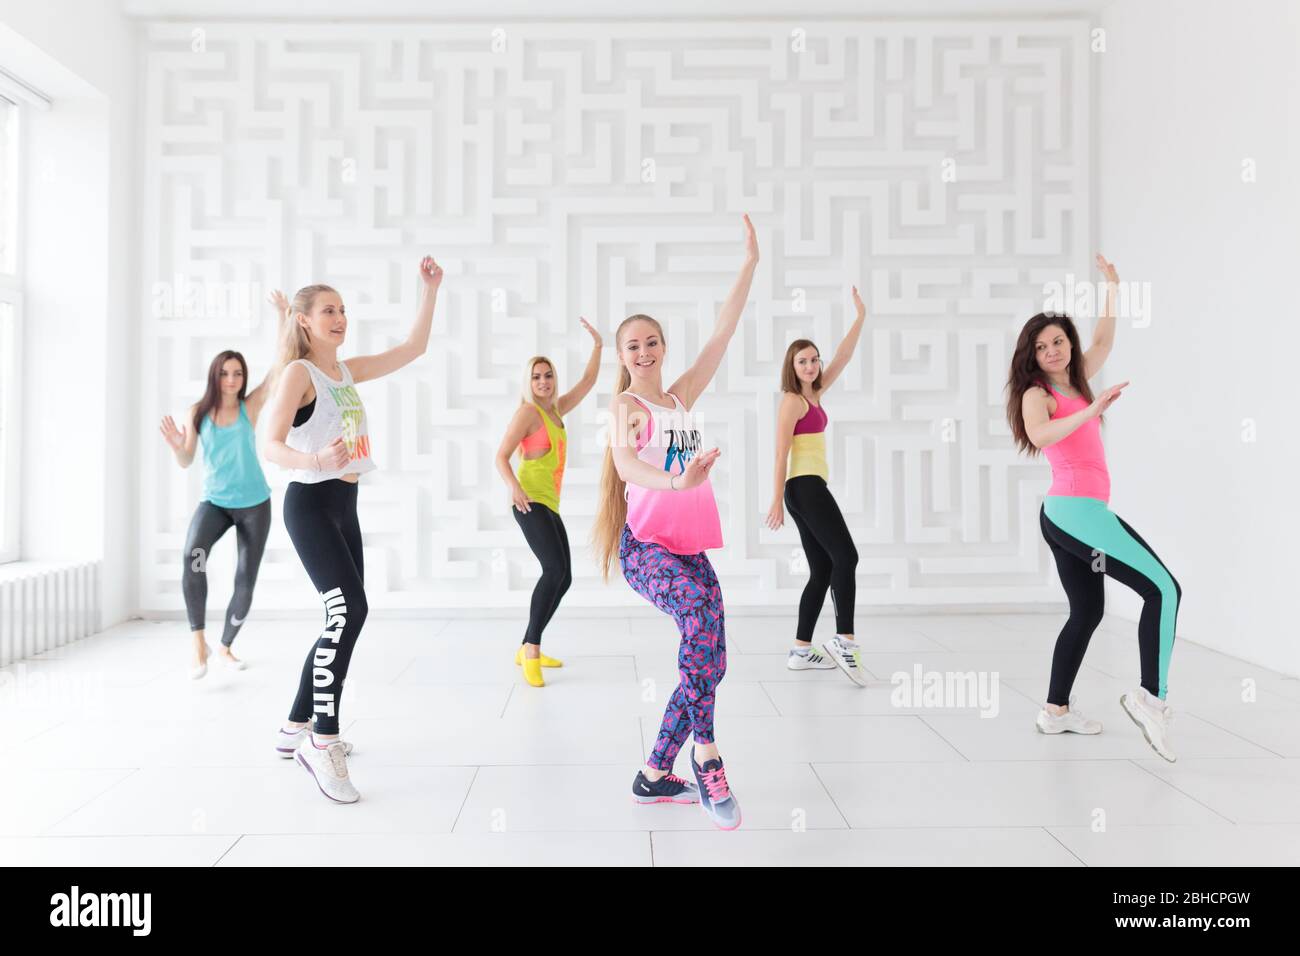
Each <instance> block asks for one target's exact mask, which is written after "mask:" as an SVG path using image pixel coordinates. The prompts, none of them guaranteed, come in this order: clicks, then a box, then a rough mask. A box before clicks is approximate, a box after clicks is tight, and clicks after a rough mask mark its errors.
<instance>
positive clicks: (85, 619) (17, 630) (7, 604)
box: [0, 561, 100, 667]
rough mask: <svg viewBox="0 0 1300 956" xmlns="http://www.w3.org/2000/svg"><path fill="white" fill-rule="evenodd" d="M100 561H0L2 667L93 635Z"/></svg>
mask: <svg viewBox="0 0 1300 956" xmlns="http://www.w3.org/2000/svg"><path fill="white" fill-rule="evenodd" d="M99 610H100V609H99V562H98V561H87V562H84V563H81V564H42V563H36V562H19V563H16V564H5V565H0V667H4V666H5V665H6V664H10V663H12V662H13V661H17V660H21V659H22V658H24V657H32V656H34V655H36V654H40V653H42V652H44V651H48V650H50V649H51V648H55V647H61V646H63V645H64V644H67V643H68V642H69V641H75V640H77V639H78V638H82V637H85V636H86V635H88V634H93V633H95V632H96V631H98V630H99V629H100V627H99Z"/></svg>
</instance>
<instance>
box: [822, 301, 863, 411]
mask: <svg viewBox="0 0 1300 956" xmlns="http://www.w3.org/2000/svg"><path fill="white" fill-rule="evenodd" d="M853 307H854V308H855V309H857V312H858V317H857V318H856V319H854V320H853V324H852V325H851V326H849V331H848V334H847V335H845V336H844V341H843V342H841V343H840V347H839V348H837V349H836V350H835V355H834V357H833V358H832V359H831V364H830V365H827V366H826V367H825V368H824V369H822V391H823V392H824V391H826V389H828V388H830V387H831V386H832V385H833V384H834V383H835V380H836V379H837V378H839V377H840V373H841V372H843V371H844V369H845V368H846V367H847V366H848V364H849V359H851V358H853V353H854V351H856V350H857V347H858V339H860V338H862V325H863V323H864V322H865V321H866V319H867V307H866V305H864V304H863V302H862V296H860V295H858V287H857V286H854V287H853Z"/></svg>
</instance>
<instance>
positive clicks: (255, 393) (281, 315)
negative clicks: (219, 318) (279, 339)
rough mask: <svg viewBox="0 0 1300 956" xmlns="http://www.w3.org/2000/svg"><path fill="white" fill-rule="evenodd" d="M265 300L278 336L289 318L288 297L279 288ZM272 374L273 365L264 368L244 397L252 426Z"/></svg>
mask: <svg viewBox="0 0 1300 956" xmlns="http://www.w3.org/2000/svg"><path fill="white" fill-rule="evenodd" d="M266 301H267V302H269V303H270V305H271V308H272V309H273V310H274V311H275V331H276V334H277V336H278V334H279V333H280V330H281V329H282V327H283V326H284V323H285V322H288V321H289V320H290V316H289V299H288V298H287V297H286V296H285V294H284V293H283V292H281V291H280V290H279V289H275V290H273V291H271V292H270V293H268V294H267V296H266ZM274 374H275V372H274V365H273V366H272V367H271V368H268V369H267V370H266V374H265V375H263V376H262V381H260V382H258V383H257V388H255V389H253V390H252V391H251V392H249V393H248V395H246V396H245V397H244V407H245V409H246V410H247V412H248V418H249V421H251V422H252V423H253V427H254V428H256V427H257V417H258V416H259V415H260V414H262V408H263V406H265V405H266V400H267V398H269V397H270V395H271V389H272V388H273V387H274V386H275V383H274V382H273V381H272V380H271V379H272V377H273V376H274Z"/></svg>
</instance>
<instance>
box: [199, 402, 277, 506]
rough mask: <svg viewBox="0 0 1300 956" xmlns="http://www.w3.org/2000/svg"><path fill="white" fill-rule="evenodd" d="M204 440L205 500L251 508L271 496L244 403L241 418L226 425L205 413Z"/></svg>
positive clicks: (218, 504)
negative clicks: (219, 423) (258, 457)
mask: <svg viewBox="0 0 1300 956" xmlns="http://www.w3.org/2000/svg"><path fill="white" fill-rule="evenodd" d="M199 440H200V441H202V442H203V500H204V501H210V502H211V503H212V504H214V505H216V506H217V507H218V508H251V507H253V505H260V504H261V503H262V502H263V501H265V500H266V499H268V498H270V497H271V486H270V485H268V484H267V483H266V477H265V476H264V475H263V474H262V466H261V464H260V463H259V462H258V460H257V442H256V440H255V439H254V436H253V423H252V422H251V421H249V420H248V415H247V413H246V412H245V411H244V403H243V402H240V403H239V418H237V419H235V422H234V424H231V425H226V426H225V427H222V426H219V425H217V424H216V423H215V422H213V421H212V418H211V416H205V417H204V419H203V422H202V424H201V425H199Z"/></svg>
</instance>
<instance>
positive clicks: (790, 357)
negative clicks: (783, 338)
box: [781, 339, 822, 395]
mask: <svg viewBox="0 0 1300 956" xmlns="http://www.w3.org/2000/svg"><path fill="white" fill-rule="evenodd" d="M808 348H812V349H817V357H818V358H821V357H822V350H821V349H818V348H817V346H816V345H815V344H813V342H812V340H811V339H795V340H794V341H793V342H791V343H790V347H789V348H788V349H786V350H785V364H784V365H783V366H781V391H783V392H794V393H795V394H796V395H802V394H803V383H802V382H801V381H800V379H799V374H798V373H797V372H796V371H795V370H794V357H795V356H796V355H798V354H799V353H800V352H802V351H803V350H804V349H808ZM812 390H813V391H814V392H820V391H821V390H822V373H821V370H820V369H819V370H818V371H817V377H816V378H815V379H813V380H812Z"/></svg>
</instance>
